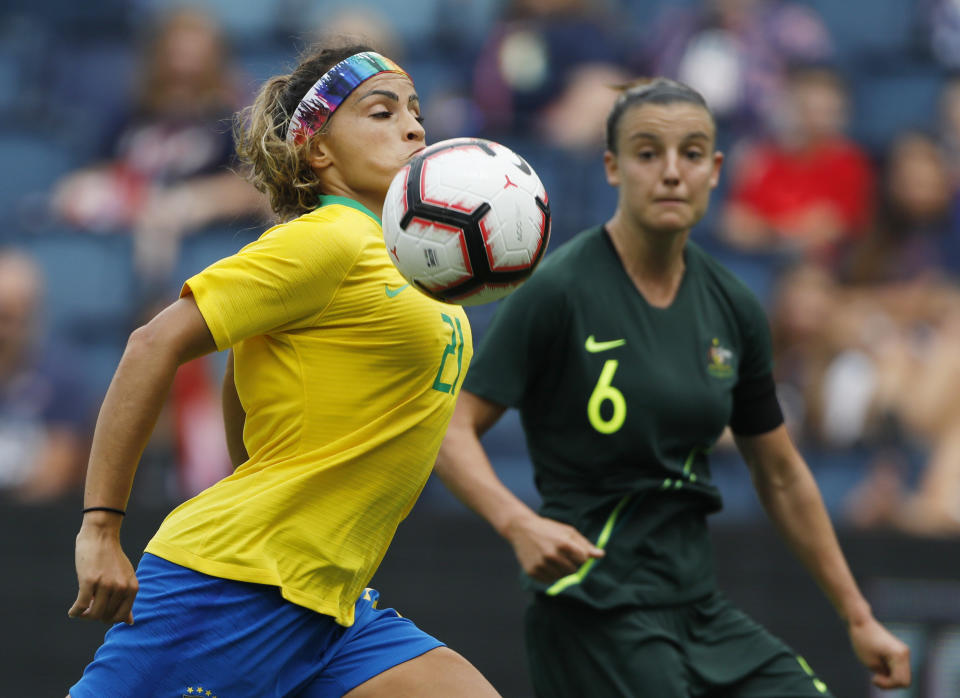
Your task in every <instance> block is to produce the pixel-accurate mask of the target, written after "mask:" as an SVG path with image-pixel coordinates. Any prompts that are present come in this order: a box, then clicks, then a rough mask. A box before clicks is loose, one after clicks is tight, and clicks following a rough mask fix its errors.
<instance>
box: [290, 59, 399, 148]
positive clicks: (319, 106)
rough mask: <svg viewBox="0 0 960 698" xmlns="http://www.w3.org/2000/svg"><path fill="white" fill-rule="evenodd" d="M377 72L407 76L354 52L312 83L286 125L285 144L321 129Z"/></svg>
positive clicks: (391, 65) (390, 64) (385, 61)
mask: <svg viewBox="0 0 960 698" xmlns="http://www.w3.org/2000/svg"><path fill="white" fill-rule="evenodd" d="M380 73H400V74H401V75H407V72H406V71H405V70H404V69H403V68H401V67H400V66H399V65H397V64H396V63H394V62H393V61H391V60H390V59H389V58H387V57H386V56H381V55H380V54H379V53H375V52H373V51H364V52H363V53H355V54H353V55H352V56H350V57H349V58H345V59H343V60H342V61H340V62H339V63H337V64H336V65H335V66H333V67H332V68H331V69H330V70H328V71H327V72H326V73H324V74H323V76H322V77H321V78H320V79H319V80H317V81H316V82H315V83H314V84H313V87H311V88H310V89H309V90H308V91H307V94H306V95H304V97H303V99H301V100H300V104H298V105H297V108H296V110H294V112H293V116H292V117H291V118H290V124H289V126H287V143H293V144H294V145H300V144H301V143H303V142H304V141H305V140H307V139H308V138H310V137H311V136H312V135H313V134H315V133H316V132H317V131H319V130H320V129H321V128H323V125H324V124H325V123H326V122H327V119H329V118H330V115H331V114H333V112H335V111H336V110H337V107H339V106H340V105H341V104H342V103H343V101H344V100H345V99H346V98H347V97H349V96H350V93H351V92H353V91H354V90H355V89H357V88H358V87H359V86H360V85H361V84H362V83H364V82H366V81H367V80H369V79H370V78H372V77H373V76H374V75H379V74H380ZM407 77H408V78H409V77H410V76H409V75H407Z"/></svg>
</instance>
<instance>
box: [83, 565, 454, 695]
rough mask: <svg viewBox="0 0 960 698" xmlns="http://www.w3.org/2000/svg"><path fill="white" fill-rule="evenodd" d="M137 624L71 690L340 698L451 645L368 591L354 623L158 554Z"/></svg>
mask: <svg viewBox="0 0 960 698" xmlns="http://www.w3.org/2000/svg"><path fill="white" fill-rule="evenodd" d="M137 579H138V580H139V582H140V591H139V593H138V594H137V598H136V601H135V602H134V604H133V615H134V624H133V625H125V624H123V623H117V624H116V625H114V626H113V627H112V628H111V629H110V630H109V631H108V632H107V634H106V637H105V639H104V642H103V645H102V646H101V647H100V649H99V650H97V653H96V656H95V657H94V660H93V662H91V663H90V664H89V666H87V668H86V670H85V671H84V673H83V678H81V679H80V681H79V682H78V683H77V684H76V685H74V686H73V687H72V688H71V689H70V695H71V696H72V698H100V697H101V696H157V697H159V698H181V696H204V697H205V698H213V697H214V696H220V698H274V697H275V698H281V697H285V696H290V697H294V696H296V697H297V698H332V697H333V696H342V695H343V694H344V693H346V692H348V691H350V690H351V689H353V688H355V687H356V686H359V685H360V684H361V683H363V682H364V681H366V680H367V679H370V678H372V677H374V676H376V675H377V674H380V673H382V672H384V671H386V670H387V669H389V668H391V667H394V666H396V665H397V664H401V663H403V662H405V661H407V660H410V659H413V658H414V657H419V656H420V655H422V654H423V653H425V652H429V651H430V650H432V649H435V648H437V647H442V646H443V643H442V642H439V641H438V640H436V639H434V638H432V637H430V636H429V635H427V634H426V633H425V632H423V631H422V630H420V629H419V628H418V627H417V626H416V625H414V623H413V622H412V621H410V620H407V619H406V618H403V617H401V616H400V614H399V613H397V612H396V611H394V610H393V609H389V608H388V609H378V608H376V605H377V599H378V596H379V595H378V594H377V592H376V591H374V590H373V589H367V590H366V591H365V592H364V594H363V595H362V596H361V598H360V599H359V600H358V601H357V605H356V620H355V622H354V624H353V625H352V626H351V627H349V628H344V627H343V626H340V625H337V623H336V622H335V621H334V620H333V618H331V617H330V616H325V615H321V614H319V613H316V612H314V611H311V610H309V609H306V608H303V607H302V606H297V605H296V604H293V603H290V602H289V601H287V600H285V599H284V598H283V597H282V596H281V595H280V590H279V589H278V588H277V587H273V586H267V585H263V584H250V583H247V582H237V581H233V580H229V579H221V578H219V577H211V576H209V575H206V574H201V573H200V572H196V571H194V570H191V569H187V568H186V567H181V566H179V565H175V564H173V563H172V562H168V561H167V560H164V559H162V558H159V557H156V556H154V555H151V554H149V553H146V554H144V556H143V558H142V559H141V560H140V566H139V567H138V568H137Z"/></svg>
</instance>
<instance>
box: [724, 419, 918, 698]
mask: <svg viewBox="0 0 960 698" xmlns="http://www.w3.org/2000/svg"><path fill="white" fill-rule="evenodd" d="M736 441H737V447H738V448H739V449H740V452H741V453H742V454H743V457H744V460H745V461H746V462H747V465H748V466H749V468H750V474H751V477H752V478H753V484H754V487H755V488H756V490H757V494H758V495H759V497H760V501H761V502H762V503H763V506H764V509H766V511H767V514H768V515H769V516H770V518H771V519H772V520H773V521H774V523H775V524H776V525H777V527H778V528H779V530H780V532H781V534H782V535H783V536H784V538H786V540H787V542H788V543H789V544H790V547H791V548H792V549H793V551H794V552H795V553H796V555H797V557H799V558H800V561H801V562H802V563H803V564H804V566H806V568H807V569H808V570H809V571H810V573H811V574H812V575H813V577H814V579H815V580H816V581H817V583H818V584H819V585H820V588H821V589H823V591H824V592H825V593H826V595H827V597H828V598H829V599H830V601H831V603H832V604H833V606H834V608H835V609H836V610H837V613H838V614H839V615H840V617H841V618H842V619H843V620H844V621H845V622H846V624H847V630H848V632H849V634H850V640H851V642H852V644H853V648H854V651H855V652H856V654H857V656H858V657H859V659H860V661H861V662H863V663H864V664H865V665H866V666H867V667H868V668H869V669H870V670H871V671H872V672H873V683H874V684H875V685H876V686H879V687H880V688H897V687H903V686H908V685H909V684H910V651H909V649H908V648H907V646H906V645H905V644H904V643H902V642H901V641H900V640H898V639H897V638H896V637H894V636H893V635H892V634H891V633H890V632H888V631H887V629H886V628H884V627H883V626H882V625H880V623H878V622H877V620H876V619H875V618H874V617H873V612H872V611H871V609H870V605H869V604H868V603H867V601H866V599H864V598H863V594H861V593H860V589H859V587H858V586H857V583H856V581H855V580H854V578H853V574H852V573H851V572H850V568H849V566H848V565H847V561H846V559H845V558H844V556H843V552H842V551H841V550H840V544H839V543H838V542H837V536H836V533H835V532H834V529H833V525H832V524H831V523H830V517H829V516H828V515H827V511H826V508H825V507H824V505H823V499H822V498H821V496H820V490H819V488H818V487H817V483H816V482H815V481H814V479H813V475H812V474H811V473H810V469H809V468H808V467H807V464H806V462H805V461H804V460H803V457H802V456H801V455H800V453H799V452H798V451H797V449H796V447H795V446H794V445H793V442H792V441H791V439H790V436H789V434H788V433H787V430H786V427H785V426H783V425H781V426H779V427H777V428H776V429H774V430H773V431H770V432H767V433H766V434H760V435H758V436H750V437H745V436H738V437H736Z"/></svg>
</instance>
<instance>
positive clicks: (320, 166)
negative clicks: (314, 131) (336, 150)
mask: <svg viewBox="0 0 960 698" xmlns="http://www.w3.org/2000/svg"><path fill="white" fill-rule="evenodd" d="M307 162H308V163H309V164H310V167H312V168H313V169H314V170H324V169H326V168H328V167H330V165H332V164H333V156H332V153H331V152H330V148H329V147H328V146H327V143H326V139H324V137H323V134H320V135H319V136H318V137H316V138H314V139H313V142H312V143H310V155H309V156H308V157H307Z"/></svg>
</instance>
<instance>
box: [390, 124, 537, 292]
mask: <svg viewBox="0 0 960 698" xmlns="http://www.w3.org/2000/svg"><path fill="white" fill-rule="evenodd" d="M549 238H550V206H549V204H548V201H547V192H546V189H544V188H543V184H541V183H540V178H539V177H537V174H536V173H535V172H534V171H533V168H531V167H530V165H528V164H527V162H526V161H525V160H524V159H523V158H521V157H520V156H519V155H517V154H516V153H514V152H513V151H512V150H510V149H509V148H507V147H505V146H503V145H500V144H499V143H494V142H492V141H487V140H483V139H481V138H453V139H450V140H446V141H440V142H439V143H435V144H433V145H431V146H430V147H428V148H426V149H425V150H423V151H422V152H420V153H419V154H417V156H416V157H414V158H413V159H411V161H410V163H409V164H408V165H406V166H404V168H403V169H402V170H400V172H398V173H397V175H396V176H395V177H394V178H393V182H392V183H391V184H390V189H389V191H387V198H386V201H385V202H384V205H383V239H384V242H386V245H387V251H388V252H389V254H390V258H391V259H392V260H393V263H394V264H395V265H396V267H397V269H399V270H400V274H402V275H403V277H404V278H405V279H406V280H407V281H409V282H410V283H411V284H412V285H414V286H416V287H417V288H419V289H420V290H421V291H423V292H424V293H426V294H427V295H428V296H431V297H433V298H436V299H437V300H441V301H444V302H447V303H457V304H459V305H479V304H481V303H488V302H490V301H494V300H497V299H498V298H502V297H504V296H506V295H507V294H508V293H510V292H511V291H513V290H514V289H515V288H517V287H518V286H519V285H520V284H522V283H523V282H524V281H525V280H526V278H527V277H528V276H530V274H531V273H532V272H533V270H534V268H535V267H536V266H537V264H538V263H539V262H540V259H541V258H542V257H543V253H544V250H546V247H547V241H548V240H549Z"/></svg>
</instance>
